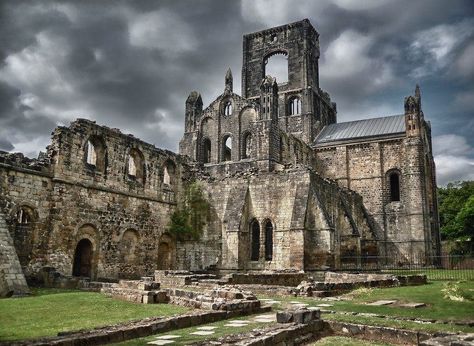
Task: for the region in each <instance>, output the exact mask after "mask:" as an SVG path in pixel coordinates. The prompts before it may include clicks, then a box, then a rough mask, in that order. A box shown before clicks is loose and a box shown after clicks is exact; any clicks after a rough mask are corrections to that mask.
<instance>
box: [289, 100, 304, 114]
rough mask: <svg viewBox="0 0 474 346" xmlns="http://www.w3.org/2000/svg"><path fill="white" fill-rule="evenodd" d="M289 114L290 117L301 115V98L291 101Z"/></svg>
mask: <svg viewBox="0 0 474 346" xmlns="http://www.w3.org/2000/svg"><path fill="white" fill-rule="evenodd" d="M288 113H289V114H290V115H296V114H301V99H300V98H299V97H294V98H292V99H291V100H290V102H289V104H288Z"/></svg>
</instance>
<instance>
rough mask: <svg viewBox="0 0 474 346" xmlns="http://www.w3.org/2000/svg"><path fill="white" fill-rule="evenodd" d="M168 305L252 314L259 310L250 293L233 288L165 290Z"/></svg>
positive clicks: (255, 298)
mask: <svg viewBox="0 0 474 346" xmlns="http://www.w3.org/2000/svg"><path fill="white" fill-rule="evenodd" d="M166 291H167V293H168V295H169V299H170V303H171V304H176V305H181V306H188V307H193V308H199V309H209V310H223V311H245V312H248V313H250V312H253V311H258V310H259V309H260V306H261V303H260V301H259V300H257V297H256V296H255V295H254V294H253V293H252V292H245V291H242V290H238V289H236V288H234V287H230V288H221V287H219V288H215V289H213V290H211V291H204V292H193V291H188V290H182V289H177V288H170V289H167V290H166Z"/></svg>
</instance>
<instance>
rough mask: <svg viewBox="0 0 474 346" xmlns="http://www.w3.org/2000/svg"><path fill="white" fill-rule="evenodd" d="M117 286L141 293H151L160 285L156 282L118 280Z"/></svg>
mask: <svg viewBox="0 0 474 346" xmlns="http://www.w3.org/2000/svg"><path fill="white" fill-rule="evenodd" d="M118 285H119V287H122V288H130V289H136V290H141V291H151V290H158V289H160V283H159V282H156V281H140V280H120V281H119V283H118Z"/></svg>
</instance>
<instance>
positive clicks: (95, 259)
mask: <svg viewBox="0 0 474 346" xmlns="http://www.w3.org/2000/svg"><path fill="white" fill-rule="evenodd" d="M91 138H93V140H94V141H95V142H94V143H98V144H96V149H97V156H99V155H102V157H97V165H90V164H88V163H87V141H88V140H91ZM100 146H102V147H100ZM132 152H134V153H139V154H138V155H139V156H137V157H138V159H137V165H139V166H138V167H137V172H136V174H135V175H131V174H130V172H129V171H128V170H129V169H130V167H129V164H128V162H129V160H130V157H131V155H132ZM48 157H49V158H50V160H51V165H46V166H45V168H44V169H39V170H32V169H28V168H24V167H23V166H24V165H23V166H22V165H20V164H19V163H18V162H13V161H12V160H8V162H7V160H3V161H5V162H4V163H3V164H2V166H0V183H1V185H0V186H1V194H2V208H3V209H4V211H5V213H6V214H7V222H8V224H9V228H10V231H11V233H12V235H13V238H14V239H17V241H16V243H15V245H16V249H17V252H18V254H19V255H20V259H22V256H21V255H23V254H24V255H25V256H23V260H24V261H23V262H22V265H23V266H24V270H25V272H26V273H27V274H28V275H30V274H34V273H35V272H37V271H38V270H39V269H40V267H42V266H45V265H48V266H53V267H55V268H56V269H57V270H58V271H59V272H61V273H62V274H65V275H71V274H73V270H74V259H75V254H77V252H78V251H79V250H78V249H79V247H78V245H79V242H81V240H86V241H85V242H87V244H89V245H88V246H90V247H91V253H90V254H89V255H90V258H89V268H88V270H89V275H91V276H92V277H93V278H98V277H105V278H129V277H139V276H140V275H145V274H147V273H152V272H153V270H155V269H157V268H159V267H160V266H162V268H160V269H168V268H172V267H174V266H175V265H176V260H175V257H176V243H175V240H174V238H173V236H172V235H170V234H167V227H168V222H169V217H170V215H171V213H172V212H173V210H174V209H175V207H176V201H177V200H178V199H179V196H180V194H182V191H183V189H184V187H183V186H184V185H185V184H186V182H187V181H190V180H191V178H190V176H191V175H192V170H191V169H190V168H189V167H188V166H187V164H186V162H185V161H184V158H182V157H180V156H178V155H176V154H174V153H172V152H169V151H165V150H160V149H157V148H155V147H154V146H152V145H150V144H147V143H144V142H142V141H140V140H138V139H136V138H134V137H133V136H130V135H123V134H121V133H120V132H119V131H118V130H114V129H109V128H107V127H102V126H98V125H96V124H95V123H94V122H91V121H87V120H78V121H76V122H74V123H72V124H71V126H70V127H68V128H66V127H60V128H57V129H56V130H55V131H54V133H53V141H52V144H51V145H50V146H49V148H48ZM20 209H22V210H23V209H24V210H25V212H28V224H27V225H26V224H20V225H19V224H18V223H19V222H18V221H17V220H18V217H19V214H18V213H19V210H20ZM15 232H16V233H15ZM15 234H16V236H15ZM163 243H164V245H163ZM27 246H30V247H31V248H29V249H25V247H27ZM165 252H166V253H165ZM163 266H164V267H163ZM86 267H87V266H86ZM86 269H87V268H86ZM76 275H77V273H76Z"/></svg>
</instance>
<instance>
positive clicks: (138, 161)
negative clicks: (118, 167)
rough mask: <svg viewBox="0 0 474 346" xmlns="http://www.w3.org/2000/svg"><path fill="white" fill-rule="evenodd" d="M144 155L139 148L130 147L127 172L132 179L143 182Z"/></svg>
mask: <svg viewBox="0 0 474 346" xmlns="http://www.w3.org/2000/svg"><path fill="white" fill-rule="evenodd" d="M144 161H145V159H144V157H143V154H142V153H141V151H140V150H138V149H131V150H130V153H129V155H128V165H127V174H128V177H129V178H131V179H132V180H135V181H137V182H140V183H142V184H144V183H145V168H144V166H145V165H144Z"/></svg>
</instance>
